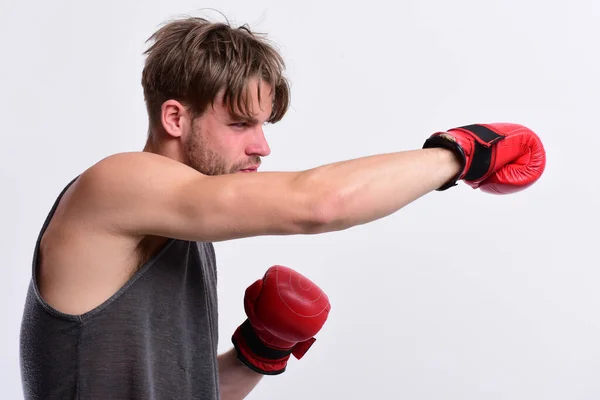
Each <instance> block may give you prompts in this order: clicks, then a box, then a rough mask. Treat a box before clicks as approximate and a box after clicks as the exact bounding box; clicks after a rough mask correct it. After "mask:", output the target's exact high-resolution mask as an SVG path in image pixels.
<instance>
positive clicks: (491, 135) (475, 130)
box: [457, 124, 504, 144]
mask: <svg viewBox="0 0 600 400" xmlns="http://www.w3.org/2000/svg"><path fill="white" fill-rule="evenodd" d="M457 129H464V130H467V131H469V132H471V133H472V134H473V135H475V136H477V137H478V138H479V139H481V141H482V142H485V143H487V144H492V143H494V142H497V141H498V140H502V139H504V136H502V135H499V134H497V133H496V132H494V131H493V130H491V129H490V128H488V127H485V126H483V125H477V124H473V125H465V126H460V127H458V128H457Z"/></svg>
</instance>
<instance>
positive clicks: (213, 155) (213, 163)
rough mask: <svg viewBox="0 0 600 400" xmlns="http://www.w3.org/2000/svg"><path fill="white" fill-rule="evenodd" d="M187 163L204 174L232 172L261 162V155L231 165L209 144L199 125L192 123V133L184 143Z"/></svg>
mask: <svg viewBox="0 0 600 400" xmlns="http://www.w3.org/2000/svg"><path fill="white" fill-rule="evenodd" d="M184 150H185V155H186V158H187V164H188V165H189V166H190V167H191V168H193V169H195V170H196V171H198V172H200V173H202V174H204V175H212V176H214V175H224V174H231V173H235V172H237V171H239V170H240V169H243V168H244V167H246V166H248V165H256V164H260V157H259V156H254V157H251V158H250V160H248V161H245V162H239V163H236V164H233V165H230V164H229V163H228V162H227V160H225V158H223V157H222V156H221V155H220V154H219V153H217V152H215V151H213V150H211V149H210V148H209V146H208V145H207V143H206V141H205V138H204V136H203V135H202V132H201V131H200V128H199V127H196V126H194V124H192V133H191V135H188V137H187V140H186V141H185V145H184Z"/></svg>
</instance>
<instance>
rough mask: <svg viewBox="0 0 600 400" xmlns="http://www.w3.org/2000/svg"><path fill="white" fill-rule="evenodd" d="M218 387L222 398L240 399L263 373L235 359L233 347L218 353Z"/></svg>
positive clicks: (256, 382)
mask: <svg viewBox="0 0 600 400" xmlns="http://www.w3.org/2000/svg"><path fill="white" fill-rule="evenodd" d="M218 362H219V388H220V393H221V399H222V400H241V399H244V398H246V396H248V394H249V393H250V392H251V391H252V390H253V389H254V388H255V387H256V385H258V383H259V382H260V380H261V379H262V377H263V376H264V375H262V374H259V373H258V372H254V371H252V370H251V369H250V368H248V367H247V366H245V365H244V364H243V363H242V362H241V361H240V360H238V359H237V353H236V351H235V349H231V350H229V351H227V352H226V353H223V354H221V355H219V357H218Z"/></svg>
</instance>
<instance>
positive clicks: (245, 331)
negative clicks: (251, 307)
mask: <svg viewBox="0 0 600 400" xmlns="http://www.w3.org/2000/svg"><path fill="white" fill-rule="evenodd" d="M240 331H241V334H242V336H243V337H244V340H245V341H246V344H247V345H248V348H249V349H250V350H251V351H252V353H254V354H255V355H256V356H257V357H261V358H265V359H268V360H281V359H283V358H285V357H288V356H289V355H290V354H292V349H290V350H278V349H273V348H271V347H268V346H266V345H265V344H264V343H263V342H262V341H261V340H260V339H259V338H258V336H256V332H254V329H252V325H250V321H249V320H248V319H246V321H244V323H243V324H242V325H241V326H240Z"/></svg>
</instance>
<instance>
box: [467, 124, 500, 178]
mask: <svg viewBox="0 0 600 400" xmlns="http://www.w3.org/2000/svg"><path fill="white" fill-rule="evenodd" d="M457 129H464V130H467V131H469V132H471V133H472V134H473V135H474V136H477V137H478V138H479V139H481V141H482V142H485V143H487V144H488V145H490V144H492V143H495V142H497V141H499V140H502V139H504V136H502V135H499V134H497V133H496V132H494V131H493V130H491V129H489V128H487V127H485V126H483V125H476V124H475V125H465V126H461V127H459V128H457ZM491 164H492V148H491V147H489V146H488V147H486V146H483V145H482V144H480V143H479V142H477V141H475V148H474V149H473V156H472V161H471V168H469V170H468V171H467V173H466V174H465V176H464V177H463V179H464V180H466V181H475V180H477V179H480V178H482V177H483V176H484V175H485V174H487V173H488V171H489V170H490V165H491Z"/></svg>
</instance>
